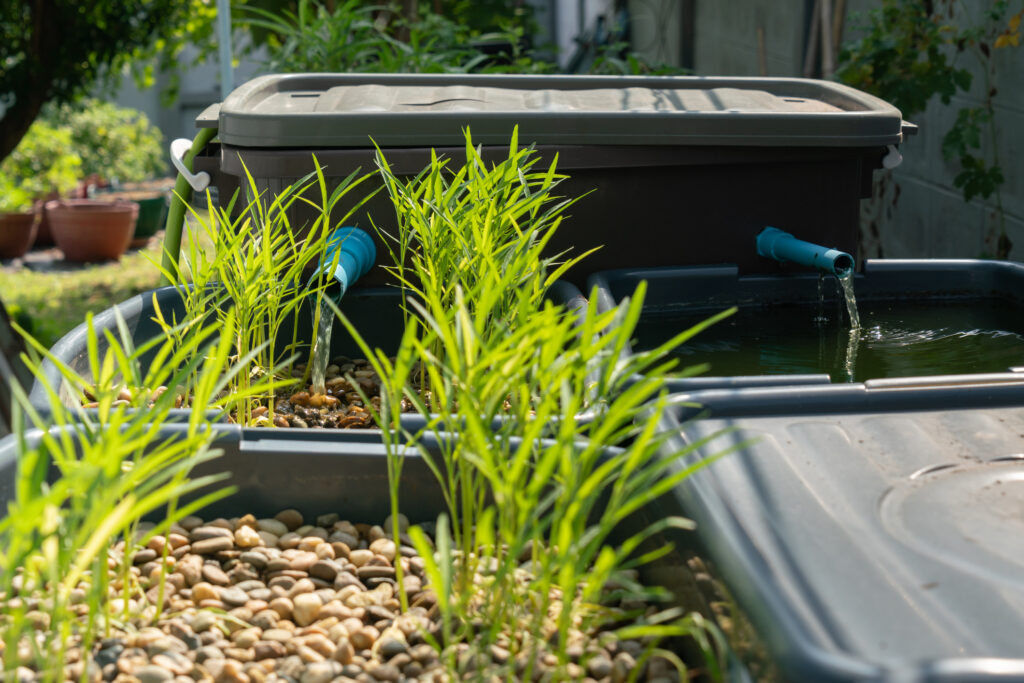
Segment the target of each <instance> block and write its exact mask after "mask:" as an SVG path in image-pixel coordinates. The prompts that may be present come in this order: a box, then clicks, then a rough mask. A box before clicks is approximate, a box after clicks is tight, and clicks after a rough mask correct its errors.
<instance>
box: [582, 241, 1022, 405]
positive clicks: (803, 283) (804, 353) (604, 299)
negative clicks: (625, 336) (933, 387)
mask: <svg viewBox="0 0 1024 683" xmlns="http://www.w3.org/2000/svg"><path fill="white" fill-rule="evenodd" d="M641 280H646V281H647V283H648V295H647V298H646V299H645V301H644V311H643V314H642V317H641V322H640V325H639V326H638V329H637V340H636V342H635V344H636V348H641V349H642V348H650V347H652V346H654V345H656V344H657V343H658V342H659V341H660V340H661V339H662V337H664V336H666V335H668V334H670V333H673V334H674V333H677V332H679V331H680V330H682V329H686V328H688V327H689V326H690V325H691V324H693V323H694V322H696V321H699V320H701V319H702V318H706V317H709V316H710V315H712V314H714V313H719V312H721V311H723V310H725V309H727V308H729V307H732V306H736V307H738V309H739V310H738V312H737V313H736V314H735V315H734V316H733V317H732V318H727V319H726V320H724V321H723V322H719V323H717V324H716V325H715V326H713V327H712V328H710V329H708V330H707V331H705V332H702V333H701V334H698V335H697V336H696V337H694V339H693V340H692V341H691V342H689V343H688V344H687V345H684V346H683V347H681V349H680V351H681V354H680V359H681V361H682V362H683V363H684V364H689V365H692V364H697V363H702V362H709V363H710V365H711V368H710V372H709V374H708V376H706V377H696V378H688V379H682V380H671V381H670V382H669V386H670V389H671V390H673V391H694V390H699V389H712V388H718V387H743V386H766V385H808V384H824V383H828V382H830V381H836V382H843V381H852V380H853V379H856V380H857V381H862V380H874V379H894V378H905V377H906V378H909V377H919V376H931V377H932V379H933V380H934V381H940V378H941V377H942V376H945V375H963V376H964V377H961V378H960V379H958V380H956V381H959V382H964V381H969V378H970V377H974V379H975V381H979V382H994V381H1007V382H1015V381H1020V380H1021V377H1020V376H1019V375H1016V374H1015V373H1012V372H1010V368H1011V367H1013V366H1016V365H1019V364H1024V324H1021V322H1020V320H1021V319H1024V315H1022V314H1024V297H1022V296H1021V292H1024V266H1022V265H1021V264H1017V263H1011V262H998V261H979V260H869V261H866V262H864V265H863V272H862V273H858V274H857V275H856V276H855V278H854V291H855V294H856V297H857V303H858V306H859V307H860V308H861V310H862V313H861V323H862V326H861V332H860V334H859V335H857V340H856V341H854V342H853V346H852V347H851V340H850V330H849V322H848V318H847V317H846V311H845V307H844V301H843V298H842V295H841V294H840V293H837V289H838V287H837V286H836V283H835V279H834V278H832V277H826V278H825V279H824V280H823V281H822V280H820V279H819V276H818V275H817V274H814V273H806V272H803V273H801V272H796V273H785V274H779V275H740V274H739V272H738V271H737V269H736V267H735V266H707V267H693V268H650V269H623V270H614V271H608V272H605V273H599V274H596V275H595V276H593V277H592V278H591V281H590V284H591V286H596V287H597V288H598V294H597V296H598V306H599V308H602V309H604V310H607V309H608V308H610V307H611V306H614V305H616V304H617V303H618V302H619V301H621V300H622V299H623V298H624V297H626V296H628V295H629V294H630V293H631V292H632V291H633V290H634V289H635V287H636V285H637V283H638V282H640V281H641ZM819 293H820V295H821V298H820V299H819ZM944 315H945V316H948V317H949V318H950V319H952V318H954V317H959V320H957V321H955V322H954V321H952V320H951V321H949V322H948V323H947V322H946V321H944V320H943V316H944ZM768 328H773V329H775V331H774V332H773V331H772V330H770V329H768ZM776 328H777V329H776ZM730 371H731V372H730ZM829 372H831V376H830V374H829Z"/></svg>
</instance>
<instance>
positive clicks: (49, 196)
mask: <svg viewBox="0 0 1024 683" xmlns="http://www.w3.org/2000/svg"><path fill="white" fill-rule="evenodd" d="M54 199H60V194H59V193H57V192H48V193H46V195H44V196H43V197H40V198H39V199H37V200H36V201H35V210H36V213H38V214H39V227H38V228H36V241H35V246H37V247H52V246H53V235H52V234H51V233H50V219H48V218H47V217H46V209H45V208H44V207H45V206H46V202H49V201H52V200H54Z"/></svg>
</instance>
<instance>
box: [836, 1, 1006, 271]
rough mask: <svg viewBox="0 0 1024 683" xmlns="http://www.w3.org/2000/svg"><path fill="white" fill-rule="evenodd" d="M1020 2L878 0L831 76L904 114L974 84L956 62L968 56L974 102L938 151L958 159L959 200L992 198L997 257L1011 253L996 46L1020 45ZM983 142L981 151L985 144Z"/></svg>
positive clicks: (960, 113)
mask: <svg viewBox="0 0 1024 683" xmlns="http://www.w3.org/2000/svg"><path fill="white" fill-rule="evenodd" d="M1021 4H1022V3H1021V2H1020V0H996V1H995V2H992V3H991V4H990V5H989V6H988V7H986V8H984V9H979V11H978V12H977V13H976V15H972V14H971V13H970V11H969V9H968V8H967V7H966V6H965V5H964V4H963V3H962V2H959V1H958V0H938V1H936V2H931V3H921V2H917V1H916V0H883V2H882V6H881V8H879V9H877V10H874V11H872V12H871V13H870V14H869V15H868V22H867V24H866V26H865V27H864V29H865V34H864V37H863V38H861V39H860V40H858V41H855V42H854V43H851V44H849V45H846V46H844V48H843V50H842V52H841V53H840V68H839V69H838V70H837V71H836V77H837V78H838V79H839V80H841V81H843V82H845V83H848V84H850V85H853V86H854V87H857V88H860V89H862V90H866V91H867V92H870V93H872V94H874V95H878V96H879V97H881V98H882V99H884V100H887V101H889V102H891V103H892V104H893V105H895V106H896V107H898V108H899V109H900V111H901V112H902V113H903V116H904V117H906V118H910V117H912V116H914V115H916V114H919V113H921V112H923V111H924V109H925V107H927V106H928V103H929V102H930V101H931V100H932V98H934V97H936V96H938V97H939V99H940V101H941V102H942V103H943V104H949V103H950V101H951V100H952V98H953V96H955V95H957V94H958V93H963V94H967V93H968V92H969V91H970V90H971V88H972V85H973V78H972V76H971V72H970V71H968V70H967V69H965V68H963V67H962V66H960V65H959V63H958V60H959V58H960V57H961V55H964V54H969V55H971V56H973V57H974V58H975V60H976V62H977V64H978V66H979V67H980V70H981V76H982V79H983V81H982V83H981V87H980V91H981V98H982V102H981V104H980V105H973V106H972V105H968V106H964V107H962V108H960V109H959V110H958V111H957V117H956V122H955V123H954V124H953V126H952V128H950V130H949V131H947V132H946V134H945V135H944V136H943V139H942V156H943V158H945V159H946V160H947V161H952V162H955V163H956V164H957V166H958V167H959V171H958V172H957V175H956V177H955V178H954V180H953V185H954V186H955V187H957V188H959V189H960V190H961V192H962V193H963V197H964V201H970V200H971V199H973V198H974V197H977V196H981V197H983V198H988V197H990V196H992V195H995V199H996V209H997V212H998V215H999V222H1000V232H1001V234H1000V239H999V248H998V254H997V255H998V257H999V258H1007V257H1008V256H1009V249H1010V246H1011V245H1010V241H1009V239H1008V238H1007V236H1006V226H1005V216H1004V215H1003V208H1002V198H1001V194H1000V187H1001V186H1002V184H1003V183H1004V182H1005V176H1004V175H1003V172H1002V167H1001V164H1000V160H999V153H1000V149H999V145H998V130H997V127H996V120H995V109H994V104H993V103H994V100H995V97H996V95H997V89H996V87H995V85H994V82H995V77H996V60H995V59H994V54H995V51H996V50H1000V49H1007V48H1014V47H1017V46H1019V45H1020V42H1021V41H1020V26H1021V19H1022V17H1024V8H1021V9H1019V10H1018V11H1017V12H1016V13H1015V14H1011V12H1012V11H1013V9H1014V6H1020V5H1021ZM986 147H987V149H986Z"/></svg>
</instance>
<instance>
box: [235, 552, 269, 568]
mask: <svg viewBox="0 0 1024 683" xmlns="http://www.w3.org/2000/svg"><path fill="white" fill-rule="evenodd" d="M238 559H239V561H240V562H245V563H246V564H251V565H252V566H253V567H256V569H263V568H264V567H266V566H267V564H268V563H269V561H270V558H268V557H267V556H266V555H264V554H263V553H258V552H256V551H255V550H250V551H248V552H244V553H242V554H241V555H239V556H238Z"/></svg>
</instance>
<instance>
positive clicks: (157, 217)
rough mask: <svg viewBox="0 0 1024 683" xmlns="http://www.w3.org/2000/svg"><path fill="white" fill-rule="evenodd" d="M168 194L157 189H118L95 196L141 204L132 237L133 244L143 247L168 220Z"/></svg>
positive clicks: (133, 245)
mask: <svg viewBox="0 0 1024 683" xmlns="http://www.w3.org/2000/svg"><path fill="white" fill-rule="evenodd" d="M168 196H169V193H167V192H160V191H155V190H118V191H116V192H103V193H101V194H99V195H98V196H97V197H95V198H96V199H102V200H104V201H110V200H124V201H129V202H135V203H136V204H138V205H139V218H138V220H137V221H136V223H135V235H134V236H133V237H132V241H131V246H132V247H142V246H145V245H146V243H147V242H149V238H150V237H152V236H153V235H155V234H156V233H157V231H158V230H160V229H161V228H163V227H164V223H165V222H166V220H167V207H168V204H169V202H168Z"/></svg>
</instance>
